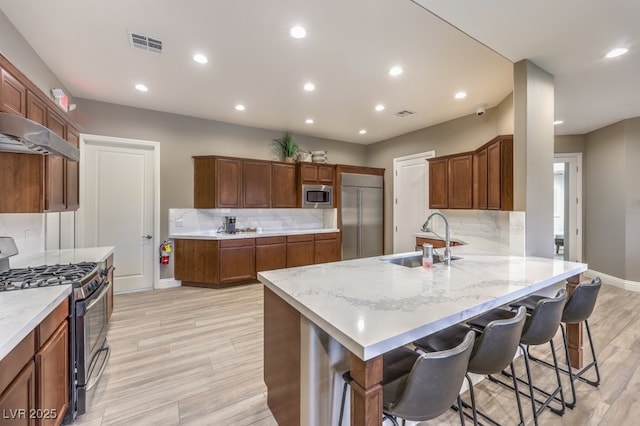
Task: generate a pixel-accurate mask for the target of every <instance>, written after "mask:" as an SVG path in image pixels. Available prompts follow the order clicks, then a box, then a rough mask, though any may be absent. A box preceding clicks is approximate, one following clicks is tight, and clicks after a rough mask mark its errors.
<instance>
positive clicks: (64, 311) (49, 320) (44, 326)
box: [36, 300, 69, 348]
mask: <svg viewBox="0 0 640 426" xmlns="http://www.w3.org/2000/svg"><path fill="white" fill-rule="evenodd" d="M68 316H69V302H68V301H67V300H65V301H64V302H62V303H61V304H60V305H58V307H57V308H55V309H54V310H53V312H51V313H50V314H49V315H48V316H47V317H46V318H45V319H44V321H42V322H41V323H40V325H39V326H38V327H37V328H36V336H37V337H36V339H37V341H38V348H40V347H42V345H44V344H45V342H46V341H47V340H49V337H51V336H52V335H53V333H54V332H55V331H56V330H57V329H58V326H59V325H60V324H61V323H62V322H63V321H64V320H65V319H67V317H68Z"/></svg>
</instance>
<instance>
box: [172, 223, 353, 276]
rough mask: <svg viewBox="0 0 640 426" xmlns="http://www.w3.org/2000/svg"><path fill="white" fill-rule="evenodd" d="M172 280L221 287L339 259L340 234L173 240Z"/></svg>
mask: <svg viewBox="0 0 640 426" xmlns="http://www.w3.org/2000/svg"><path fill="white" fill-rule="evenodd" d="M174 246H175V262H176V265H175V278H176V279H177V280H180V281H182V285H185V286H194V287H213V288H216V287H224V286H228V285H233V284H243V283H250V282H255V281H256V278H257V273H258V272H263V271H270V270H274V269H283V268H292V267H295V266H305V265H313V264H316V263H325V262H336V261H339V260H340V259H341V245H340V233H339V232H330V233H319V234H303V235H289V236H274V237H258V238H237V239H228V240H198V239H176V240H175V242H174Z"/></svg>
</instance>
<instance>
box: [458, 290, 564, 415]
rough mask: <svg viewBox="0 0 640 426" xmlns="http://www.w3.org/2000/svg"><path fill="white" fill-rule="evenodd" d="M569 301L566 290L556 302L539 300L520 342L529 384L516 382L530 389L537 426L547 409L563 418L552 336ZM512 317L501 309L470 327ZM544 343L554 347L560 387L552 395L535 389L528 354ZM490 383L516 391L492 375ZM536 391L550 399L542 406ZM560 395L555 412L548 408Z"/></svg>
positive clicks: (556, 298)
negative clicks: (538, 404) (537, 404)
mask: <svg viewBox="0 0 640 426" xmlns="http://www.w3.org/2000/svg"><path fill="white" fill-rule="evenodd" d="M566 301H567V292H566V290H565V289H561V290H559V291H558V292H557V293H556V296H555V297H553V298H543V299H540V300H538V302H537V303H536V306H535V308H534V309H533V310H532V311H531V313H530V314H528V315H527V319H526V321H525V324H524V329H523V331H522V337H521V338H520V348H521V349H522V352H523V354H524V365H525V368H526V371H527V381H526V382H525V381H524V380H522V379H520V378H517V380H518V381H520V382H522V383H525V384H527V386H528V387H529V395H527V397H529V398H531V409H532V411H533V420H534V423H535V424H536V425H537V424H538V416H539V414H540V413H542V411H543V410H544V409H545V408H547V407H549V409H550V410H551V411H552V412H554V413H555V414H558V415H560V416H561V415H563V414H564V408H565V405H564V393H563V391H562V382H561V381H560V370H559V368H558V358H557V356H556V350H555V346H554V344H553V336H555V334H556V332H557V331H558V327H559V326H560V318H561V317H562V311H563V309H564V305H565V303H566ZM512 315H513V313H512V311H509V310H506V309H500V308H498V309H494V310H492V311H489V312H487V313H486V314H483V315H481V316H479V317H477V318H474V319H473V320H471V321H469V324H471V325H472V326H473V327H479V328H484V327H486V326H487V325H488V324H489V323H490V322H491V321H495V320H497V319H506V318H510V317H511V316H512ZM545 343H549V346H550V347H551V354H552V356H553V366H554V369H555V373H556V380H557V386H556V387H555V388H554V389H553V390H552V391H551V392H547V391H545V390H543V389H540V388H538V387H536V386H534V384H533V378H532V376H531V368H530V364H529V355H528V350H527V348H528V347H529V346H537V345H542V344H545ZM502 374H503V375H505V376H507V377H512V376H513V375H510V374H509V373H507V372H505V371H502ZM489 379H490V380H492V381H493V382H496V383H500V384H501V385H503V386H505V387H508V388H510V389H512V390H514V391H515V388H514V387H512V386H510V385H509V384H508V383H505V382H503V381H502V380H499V379H497V378H496V377H495V376H493V375H489ZM534 390H535V391H538V392H540V393H542V394H544V395H545V396H546V397H547V398H546V399H545V400H544V401H542V402H540V401H537V400H536V396H535V392H534ZM558 394H559V395H560V403H561V408H553V407H551V406H549V404H550V403H551V401H553V400H554V399H556V395H558ZM536 402H539V403H540V404H541V405H540V407H539V408H536Z"/></svg>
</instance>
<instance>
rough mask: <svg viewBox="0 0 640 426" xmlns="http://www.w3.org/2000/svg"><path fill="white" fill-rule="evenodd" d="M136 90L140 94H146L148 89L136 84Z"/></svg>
mask: <svg viewBox="0 0 640 426" xmlns="http://www.w3.org/2000/svg"><path fill="white" fill-rule="evenodd" d="M136 90H139V91H141V92H148V91H149V88H148V87H147V86H145V85H144V84H142V83H138V84H136Z"/></svg>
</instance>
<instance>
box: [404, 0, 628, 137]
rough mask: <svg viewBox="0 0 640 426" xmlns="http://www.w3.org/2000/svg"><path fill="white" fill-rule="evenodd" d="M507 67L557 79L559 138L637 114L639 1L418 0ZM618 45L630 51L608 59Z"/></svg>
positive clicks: (586, 131)
mask: <svg viewBox="0 0 640 426" xmlns="http://www.w3.org/2000/svg"><path fill="white" fill-rule="evenodd" d="M416 1H417V3H419V4H421V5H422V6H424V7H425V8H427V9H429V10H430V11H432V12H433V13H435V14H437V15H438V16H440V17H441V18H443V19H444V20H446V21H448V22H450V23H451V24H452V25H454V26H456V27H458V28H460V29H461V30H462V31H464V32H465V33H467V34H469V35H470V36H471V37H473V38H475V39H477V40H480V41H482V43H484V44H486V45H487V46H489V47H491V48H492V49H493V50H495V51H496V52H499V53H500V54H502V55H503V56H505V57H506V58H508V59H509V60H511V61H512V62H514V63H515V62H518V61H520V60H522V59H529V60H531V61H532V62H534V63H535V64H537V65H538V66H540V67H541V68H543V69H544V70H546V71H548V72H550V73H551V74H553V76H554V86H555V116H556V119H557V120H563V121H564V123H563V124H561V125H558V126H557V127H556V134H563V135H567V134H584V133H588V132H590V131H593V130H595V129H598V128H601V127H604V126H606V125H609V124H612V123H615V122H617V121H620V120H623V119H626V118H632V117H639V116H640V1H638V0H614V1H603V0H562V1H558V0H535V1H513V0H483V1H478V0H456V1H442V0H416ZM617 47H625V48H628V49H629V53H627V54H626V55H624V56H620V57H618V58H614V59H606V58H605V55H606V54H607V52H609V51H610V50H612V49H614V48H617Z"/></svg>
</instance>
